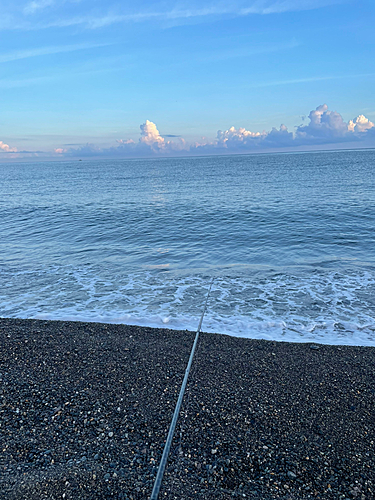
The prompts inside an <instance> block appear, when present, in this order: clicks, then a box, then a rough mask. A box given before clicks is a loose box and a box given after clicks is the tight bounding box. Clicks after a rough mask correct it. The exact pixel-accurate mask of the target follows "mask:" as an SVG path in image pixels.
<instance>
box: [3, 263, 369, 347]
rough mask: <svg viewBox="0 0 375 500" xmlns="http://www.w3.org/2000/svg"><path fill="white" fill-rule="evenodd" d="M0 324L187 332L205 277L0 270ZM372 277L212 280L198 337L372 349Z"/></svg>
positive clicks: (200, 300) (192, 324)
mask: <svg viewBox="0 0 375 500" xmlns="http://www.w3.org/2000/svg"><path fill="white" fill-rule="evenodd" d="M2 277H3V278H4V280H3V282H4V283H7V287H6V288H3V289H2V290H1V291H0V311H1V316H2V317H19V318H36V319H61V320H70V321H72V320H74V321H94V322H104V323H126V324H133V325H139V326H150V327H159V328H166V327H167V328H170V329H177V330H179V329H182V330H185V329H188V330H192V331H195V330H196V328H197V326H198V323H199V319H200V315H201V312H202V308H203V304H204V300H205V296H206V292H207V288H208V282H209V277H207V276H201V275H195V276H189V277H187V276H173V275H170V274H168V273H162V272H160V271H144V272H140V273H133V274H131V275H121V274H120V273H119V272H118V271H117V270H114V269H104V270H103V269H102V270H100V271H98V269H94V268H90V267H86V268H84V269H78V268H73V267H70V266H66V267H62V266H59V267H58V266H56V267H54V268H49V269H39V270H33V271H27V272H25V271H23V272H14V270H8V272H5V271H4V270H3V272H2ZM374 296H375V277H374V276H373V275H372V274H371V273H370V272H361V273H358V274H348V275H344V274H338V273H332V272H330V273H325V274H324V273H315V274H311V275H309V276H306V275H304V276H293V275H291V274H282V273H280V274H268V275H266V274H263V275H256V276H251V277H250V276H241V277H240V276H237V277H222V276H221V277H217V278H216V280H215V282H214V285H213V287H212V291H211V295H210V300H209V303H208V309H207V312H206V315H205V318H204V322H203V330H204V331H207V332H212V333H221V334H227V335H232V336H238V337H246V338H256V339H268V340H277V341H290V342H319V343H323V344H337V345H368V346H374V345H375V321H374V317H373V316H374V310H375V307H374V303H373V297H374Z"/></svg>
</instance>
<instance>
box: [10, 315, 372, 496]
mask: <svg viewBox="0 0 375 500" xmlns="http://www.w3.org/2000/svg"><path fill="white" fill-rule="evenodd" d="M194 336H195V332H188V331H174V330H169V329H155V328H148V327H138V326H129V325H124V324H105V323H83V322H70V321H51V320H48V321H46V320H25V319H9V318H3V319H0V349H1V354H2V355H1V360H0V374H1V378H2V382H1V386H0V396H1V397H0V423H1V427H0V444H1V448H0V471H1V473H0V499H2V498H4V499H17V500H18V499H25V500H26V499H30V500H33V499H42V498H43V499H44V498H46V499H47V498H48V499H55V498H56V499H57V498H59V499H61V498H65V499H72V500H73V499H74V500H76V499H95V500H97V499H104V498H123V499H141V498H148V497H149V496H150V494H151V490H152V486H153V480H154V477H155V474H156V470H157V466H158V465H159V460H160V456H161V453H162V449H163V443H164V440H165V438H166V435H167V432H168V428H169V424H170V420H171V417H172V415H173V411H174V406H175V403H176V401H177V397H178V393H179V389H180V386H181V382H182V379H183V376H184V373H185V368H186V365H187V361H188V358H189V354H190V350H191V347H192V344H193V340H194ZM374 359H375V347H370V346H366V347H362V346H346V345H342V346H338V345H334V346H332V345H326V344H316V343H289V342H280V341H268V340H252V339H248V338H240V337H232V336H227V335H223V334H209V333H204V332H203V333H202V334H201V335H200V340H199V344H198V347H197V351H196V356H195V358H194V361H193V366H192V371H191V373H190V376H189V380H188V385H187V391H186V394H185V398H184V401H183V406H182V409H181V413H180V417H179V420H178V423H177V428H176V432H175V439H174V441H173V443H172V448H171V454H170V458H169V461H168V464H167V469H166V474H165V477H164V481H163V486H162V490H161V495H160V498H166V499H174V498H176V499H177V498H202V499H216V498H217V499H229V498H254V499H266V500H267V499H276V498H282V499H290V500H294V499H305V498H306V499H308V498H318V499H319V498H320V499H329V498H332V499H343V500H344V499H346V498H359V499H360V500H367V499H372V498H375V497H374V495H375V493H374V492H375V472H374V471H375V459H374V456H375V449H374V441H373V438H374V436H375V432H374V431H375V423H374V421H375V419H374V416H373V408H374V404H375V387H374V375H373V366H374ZM1 450H2V451H1ZM165 493H166V494H165ZM63 495H65V496H63Z"/></svg>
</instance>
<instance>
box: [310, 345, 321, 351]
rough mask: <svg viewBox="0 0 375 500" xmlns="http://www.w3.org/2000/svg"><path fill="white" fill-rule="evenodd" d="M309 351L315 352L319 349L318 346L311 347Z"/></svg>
mask: <svg viewBox="0 0 375 500" xmlns="http://www.w3.org/2000/svg"><path fill="white" fill-rule="evenodd" d="M310 349H312V350H313V351H317V350H319V349H320V347H319V346H318V345H311V346H310Z"/></svg>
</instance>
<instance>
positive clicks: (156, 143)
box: [139, 120, 165, 150]
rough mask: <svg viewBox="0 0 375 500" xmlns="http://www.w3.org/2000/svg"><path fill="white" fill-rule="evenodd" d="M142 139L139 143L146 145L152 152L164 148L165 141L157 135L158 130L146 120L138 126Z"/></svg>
mask: <svg viewBox="0 0 375 500" xmlns="http://www.w3.org/2000/svg"><path fill="white" fill-rule="evenodd" d="M140 129H141V134H142V137H141V138H140V139H139V141H140V142H141V143H143V144H147V146H150V147H151V149H153V150H160V149H163V148H164V147H165V140H164V137H162V136H161V135H160V133H159V130H158V129H157V128H156V125H155V123H153V122H150V121H149V120H146V122H145V123H143V124H142V125H141V126H140Z"/></svg>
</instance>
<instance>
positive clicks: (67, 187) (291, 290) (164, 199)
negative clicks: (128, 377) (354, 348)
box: [0, 150, 375, 346]
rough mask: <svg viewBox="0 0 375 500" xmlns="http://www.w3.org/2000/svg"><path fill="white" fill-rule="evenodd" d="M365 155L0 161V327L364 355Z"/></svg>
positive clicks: (371, 265)
mask: <svg viewBox="0 0 375 500" xmlns="http://www.w3.org/2000/svg"><path fill="white" fill-rule="evenodd" d="M374 230H375V150H351V151H328V152H327V151H322V152H309V153H290V154H289V153H283V154H256V155H238V156H237V155H235V156H211V157H193V158H191V157H190V158H157V159H155V158H153V159H132V160H118V159H116V160H104V159H100V160H88V159H85V160H82V161H78V160H74V161H73V160H72V161H60V162H44V161H37V160H33V161H32V162H29V163H25V162H22V163H14V162H8V163H0V316H1V317H10V318H39V319H51V320H77V321H85V322H91V321H92V322H104V323H126V324H131V325H143V326H151V327H161V328H170V329H175V330H185V329H188V330H192V331H195V330H196V329H197V327H198V323H199V319H200V317H201V314H202V311H203V307H204V302H205V299H206V295H207V292H208V289H209V285H210V282H211V281H212V279H213V284H212V289H211V293H210V296H209V299H208V304H207V310H206V313H205V317H204V320H203V327H202V330H203V331H205V332H214V333H217V334H226V335H232V336H237V337H248V338H253V339H268V340H274V341H291V342H317V343H323V344H338V345H370V346H374V345H375V238H374Z"/></svg>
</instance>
